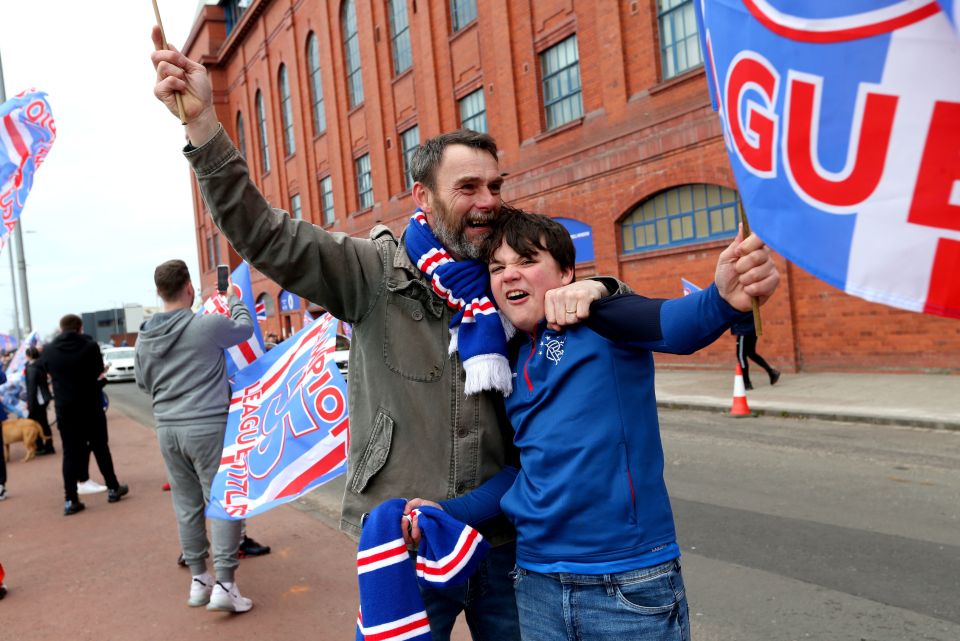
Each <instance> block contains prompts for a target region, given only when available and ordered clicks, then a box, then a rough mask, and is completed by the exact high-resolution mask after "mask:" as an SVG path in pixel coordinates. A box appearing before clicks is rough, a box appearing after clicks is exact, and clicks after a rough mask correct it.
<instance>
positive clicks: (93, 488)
mask: <svg viewBox="0 0 960 641" xmlns="http://www.w3.org/2000/svg"><path fill="white" fill-rule="evenodd" d="M106 491H107V486H106V485H100V484H99V483H97V482H96V481H94V480H93V479H87V480H86V481H84V482H83V483H77V494H97V493H99V492H106Z"/></svg>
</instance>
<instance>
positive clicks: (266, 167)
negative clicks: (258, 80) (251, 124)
mask: <svg viewBox="0 0 960 641" xmlns="http://www.w3.org/2000/svg"><path fill="white" fill-rule="evenodd" d="M256 101H257V129H258V130H259V133H260V164H261V165H262V166H263V173H265V174H266V173H268V172H269V171H270V143H269V142H267V111H266V109H265V108H264V106H263V94H262V93H261V92H260V90H259V89H258V90H257V98H256Z"/></svg>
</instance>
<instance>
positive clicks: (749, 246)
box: [714, 225, 780, 312]
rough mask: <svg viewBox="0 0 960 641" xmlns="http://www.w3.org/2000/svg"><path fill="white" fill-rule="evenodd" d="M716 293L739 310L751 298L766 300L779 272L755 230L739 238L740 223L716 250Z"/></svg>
mask: <svg viewBox="0 0 960 641" xmlns="http://www.w3.org/2000/svg"><path fill="white" fill-rule="evenodd" d="M714 282H716V284H717V290H718V291H719V292H720V297H721V298H723V300H725V301H727V302H728V303H729V304H730V306H731V307H733V308H734V309H738V310H740V311H741V312H748V311H750V307H751V298H753V297H756V298H757V299H758V301H759V302H760V304H761V305H762V304H763V303H765V302H766V300H767V299H768V298H770V296H771V295H772V294H773V292H774V291H775V290H776V289H777V285H778V284H779V283H780V272H779V271H777V265H776V263H774V261H773V257H772V256H771V254H770V248H769V247H767V246H766V245H765V244H764V242H763V241H762V240H760V238H759V237H758V236H757V235H756V234H750V236H748V237H747V239H746V240H744V238H743V226H742V225H741V227H740V229H739V231H738V232H737V237H736V238H734V239H733V242H732V243H730V245H729V246H728V247H727V248H726V249H724V250H723V251H722V252H721V253H720V258H719V260H717V273H716V276H715V277H714Z"/></svg>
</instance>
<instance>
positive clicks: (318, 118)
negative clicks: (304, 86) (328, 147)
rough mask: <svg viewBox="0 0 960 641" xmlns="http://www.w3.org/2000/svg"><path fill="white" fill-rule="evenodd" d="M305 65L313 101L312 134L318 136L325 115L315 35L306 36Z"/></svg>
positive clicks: (325, 122) (322, 128)
mask: <svg viewBox="0 0 960 641" xmlns="http://www.w3.org/2000/svg"><path fill="white" fill-rule="evenodd" d="M307 65H308V68H309V71H310V100H311V101H312V102H313V135H314V136H319V135H320V134H322V133H323V132H324V131H325V130H326V129H327V116H326V114H324V112H323V83H322V82H321V80H320V44H319V43H318V42H317V35H316V34H315V33H311V34H310V35H309V36H308V37H307Z"/></svg>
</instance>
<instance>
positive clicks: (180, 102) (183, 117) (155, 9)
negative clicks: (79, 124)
mask: <svg viewBox="0 0 960 641" xmlns="http://www.w3.org/2000/svg"><path fill="white" fill-rule="evenodd" d="M153 13H154V15H156V16H157V26H158V27H160V39H161V40H162V41H163V44H162V45H161V46H159V47H157V49H162V48H163V47H166V48H168V49H169V48H170V45H169V43H167V36H166V34H164V32H163V23H162V22H160V7H158V6H157V0H153ZM174 95H175V96H176V97H177V111H178V112H179V114H180V123H181V124H184V125H185V124H187V114H186V113H185V112H184V110H183V96H181V95H180V92H177V93H175V94H174ZM758 333H759V332H758Z"/></svg>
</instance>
